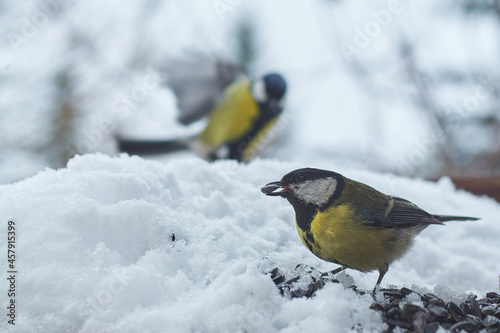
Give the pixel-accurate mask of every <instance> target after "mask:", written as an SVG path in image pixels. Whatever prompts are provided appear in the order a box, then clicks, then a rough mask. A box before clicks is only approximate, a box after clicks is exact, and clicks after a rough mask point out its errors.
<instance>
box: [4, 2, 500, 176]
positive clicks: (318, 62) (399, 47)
mask: <svg viewBox="0 0 500 333" xmlns="http://www.w3.org/2000/svg"><path fill="white" fill-rule="evenodd" d="M388 3H390V1H389V2H388V1H353V2H349V1H347V0H335V1H333V0H330V1H326V0H316V1H312V2H311V4H307V5H301V6H306V9H307V11H306V10H304V8H302V7H300V6H299V5H297V4H294V5H291V4H289V3H288V2H286V1H277V2H276V3H273V4H268V3H266V2H265V1H256V2H251V3H250V1H243V0H242V1H222V0H221V1H214V2H201V1H194V0H193V1H185V2H184V1H183V2H177V1H167V0H165V1H160V0H150V1H131V2H127V3H123V2H119V1H109V2H106V3H105V4H104V3H101V2H98V1H83V0H74V1H63V0H60V1H58V0H48V1H42V0H40V1H22V2H15V1H5V2H0V35H1V36H2V42H1V44H0V110H1V111H0V131H1V132H2V138H3V140H2V141H1V143H0V151H1V154H0V183H8V182H12V181H16V180H19V179H22V178H25V177H28V176H31V175H33V174H34V173H36V172H37V171H38V170H41V169H43V168H45V167H53V168H58V167H63V166H64V165H65V163H66V162H67V160H68V159H69V158H71V157H72V156H73V155H74V154H77V153H80V154H82V153H87V152H103V153H108V154H114V153H116V147H115V143H114V136H115V135H117V134H120V135H129V136H135V137H148V136H149V137H150V136H153V137H158V138H161V137H165V136H167V137H168V136H172V137H175V136H179V135H186V133H188V134H189V133H194V132H195V131H196V130H198V129H199V128H200V126H201V125H199V124H195V125H194V126H190V127H188V128H184V127H182V126H180V125H178V124H177V123H176V122H175V115H176V111H175V99H174V97H173V96H172V93H171V92H170V91H169V89H168V87H166V86H165V78H168V68H166V69H165V68H163V67H162V65H163V64H164V63H165V60H166V59H169V58H171V57H179V56H183V54H186V52H189V51H192V50H195V51H196V52H200V51H201V52H205V53H207V54H209V55H210V56H212V57H214V58H219V57H220V58H221V59H226V60H229V61H233V62H237V63H238V64H240V66H242V67H243V68H244V69H245V71H246V72H247V73H248V74H249V75H250V76H251V77H256V76H258V75H261V74H262V73H264V72H266V71H269V70H279V71H280V72H282V73H283V74H284V76H285V77H286V78H287V80H288V81H289V85H290V95H289V98H288V104H287V109H286V110H285V112H287V113H288V114H289V115H291V116H290V118H289V119H288V120H287V121H286V122H285V124H286V126H282V129H281V130H280V131H278V132H277V133H274V138H273V140H272V144H271V146H270V148H269V149H266V150H264V152H263V156H275V157H277V158H280V159H288V160H300V161H301V162H303V163H310V162H314V161H315V159H314V158H312V157H311V156H314V157H315V158H317V157H318V156H321V157H323V159H324V160H329V159H331V160H332V163H333V164H334V163H342V162H339V161H351V162H352V163H353V165H362V166H365V167H367V168H370V169H375V170H379V171H388V172H393V173H396V174H401V175H406V176H423V177H430V178H435V177H439V176H441V175H491V174H498V173H499V172H500V115H499V105H500V100H499V98H500V97H499V88H500V75H499V70H500V60H499V59H500V57H498V55H499V52H500V48H499V46H500V44H499V40H500V29H499V28H500V27H499V24H500V1H497V0H495V1H479V0H462V1H443V2H439V3H437V2H433V1H430V0H426V1H423V2H422V5H410V4H409V3H408V2H404V1H401V2H400V3H399V5H400V6H401V8H402V14H401V15H409V16H410V17H412V16H413V18H414V19H415V22H418V21H419V20H422V19H423V20H424V21H425V22H424V23H423V24H428V25H429V26H432V28H431V27H429V28H428V30H425V29H423V30H422V29H421V30H420V31H417V30H418V29H415V31H417V32H415V31H412V29H409V28H408V27H409V26H411V25H412V24H416V23H415V22H413V23H412V22H406V23H405V22H404V21H405V20H407V17H401V18H400V17H396V15H394V17H392V21H390V22H378V21H377V20H376V15H380V13H381V11H383V10H387V8H388ZM294 6H295V7H294ZM356 6H358V7H359V8H361V9H362V10H359V11H358V7H356ZM412 6H414V7H412ZM412 11H413V12H412ZM358 13H359V14H360V15H359V16H360V18H357V14H358ZM373 13H378V14H373ZM374 15H375V16H374ZM355 18H357V19H355ZM440 20H442V21H443V23H440ZM351 21H352V23H351ZM370 22H372V27H373V24H375V23H373V22H378V24H379V30H380V31H379V32H378V33H376V34H375V36H374V37H370V36H368V38H369V39H370V38H371V40H370V41H369V42H370V44H369V45H368V46H366V47H364V46H363V47H358V51H359V52H358V53H359V54H358V53H357V54H354V55H352V57H348V59H347V58H346V56H345V54H344V53H343V51H342V49H341V48H340V47H339V46H340V45H342V43H348V44H349V45H354V46H355V45H356V44H355V43H356V38H361V39H363V37H360V36H359V35H358V36H357V37H356V34H360V33H361V34H363V33H364V34H365V37H366V27H367V26H366V25H365V23H366V24H369V23H370ZM385 23H387V26H385ZM445 27H446V29H447V31H446V36H447V38H449V40H446V43H445V42H443V40H438V39H436V40H429V39H432V35H433V34H434V33H435V32H434V31H433V30H432V29H436V31H439V29H441V28H443V29H444V28H445ZM302 31H303V33H301V32H302ZM422 31H423V32H422ZM443 34H444V33H443ZM309 40H311V41H310V42H311V43H313V42H315V41H317V40H321V43H322V45H321V46H314V47H311V45H312V44H311V45H309V44H306V42H307V41H309ZM448 42H449V44H447V43H448ZM301 43H303V45H301ZM460 44H461V45H460ZM450 45H451V47H450ZM456 45H459V47H458V48H456V47H454V46H456ZM478 45H479V47H478ZM288 47H289V48H288ZM436 54H438V55H437V56H436ZM429 55H431V56H429ZM456 58H457V59H458V58H465V59H466V63H467V66H463V61H456V60H455V59H456ZM304 59H305V60H304ZM435 59H438V60H435ZM491 59H495V60H491ZM494 61H496V63H495V62H494ZM332 80H337V81H335V82H334V81H332ZM339 87H340V88H342V87H344V89H345V90H339ZM346 92H347V93H346ZM343 95H349V96H354V98H351V99H350V100H349V101H343V100H342V101H341V102H339V103H335V102H334V101H336V100H341V98H343ZM353 100H354V101H355V102H353ZM316 101H317V103H320V102H321V103H322V104H321V106H320V107H319V108H318V104H314V102H316ZM322 101H324V102H322ZM308 103H311V106H310V107H309V106H308ZM402 106H404V107H402ZM319 109H321V110H319ZM315 110H316V111H315ZM314 112H316V113H314ZM404 113H407V114H408V115H409V116H408V117H409V118H408V119H406V118H404V117H405V116H404V115H402V114H404ZM318 115H320V116H321V115H328V116H325V117H326V118H320V119H318V120H317V122H320V123H326V124H323V125H321V124H320V125H317V124H316V123H315V125H314V126H319V127H318V131H315V130H313V129H314V128H316V127H312V126H309V127H306V126H307V121H311V122H312V121H314V117H318ZM321 117H322V116H321ZM305 119H307V121H303V120H305ZM311 119H312V120H311ZM343 119H344V121H345V123H342V121H343ZM391 119H392V120H391ZM394 119H396V120H394ZM398 119H399V120H398ZM401 119H406V120H404V121H400V120H401ZM416 119H418V121H415V120H416ZM337 120H339V122H338V123H337ZM398 121H400V122H398ZM412 123H413V124H412ZM321 126H325V127H321ZM412 126H413V127H414V128H415V133H413V132H412V131H411V130H409V129H412ZM351 127H352V128H351ZM399 127H401V128H399ZM343 128H347V130H345V129H344V130H340V129H343ZM322 129H326V130H322ZM328 129H330V130H331V132H330V133H325V132H328ZM301 131H302V132H303V133H302V134H300V133H301ZM337 132H338V135H337V136H335V135H336V133H337ZM318 133H323V134H322V135H321V136H319V137H316V135H319V134H318ZM346 133H347V134H346ZM349 135H352V136H356V137H353V138H350V137H349ZM360 135H361V136H363V138H358V137H357V136H360ZM330 137H331V141H329V140H330ZM304 138H310V139H308V140H304ZM301 149H302V150H301ZM297 151H302V152H303V153H301V154H298V153H296V152H297Z"/></svg>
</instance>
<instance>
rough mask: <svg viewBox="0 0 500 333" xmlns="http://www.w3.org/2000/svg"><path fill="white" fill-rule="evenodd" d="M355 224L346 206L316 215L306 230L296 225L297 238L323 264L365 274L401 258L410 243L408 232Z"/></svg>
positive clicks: (410, 233)
mask: <svg viewBox="0 0 500 333" xmlns="http://www.w3.org/2000/svg"><path fill="white" fill-rule="evenodd" d="M361 222H362V221H355V216H354V215H353V210H352V209H351V207H350V206H349V205H348V204H342V205H338V206H332V207H330V208H329V209H327V210H325V211H323V212H318V214H317V215H316V216H315V218H314V219H313V221H312V223H311V228H310V231H306V232H305V231H303V230H302V229H300V228H299V227H298V226H297V230H298V232H299V235H300V238H301V239H302V242H303V243H304V245H306V246H307V247H308V248H309V249H310V250H311V251H312V252H313V253H314V254H315V255H316V256H318V257H319V258H321V259H324V260H326V261H332V262H336V263H339V264H342V265H345V266H347V267H350V268H353V269H356V270H359V271H362V272H369V271H372V270H374V269H378V268H383V267H384V266H385V264H386V263H387V264H390V263H391V262H393V261H394V260H396V259H398V258H400V257H401V256H403V255H404V254H405V253H406V251H407V250H408V249H409V247H410V246H411V243H412V239H413V237H412V236H413V234H412V232H411V231H395V230H394V229H390V228H376V227H371V226H366V225H363V224H362V223H361Z"/></svg>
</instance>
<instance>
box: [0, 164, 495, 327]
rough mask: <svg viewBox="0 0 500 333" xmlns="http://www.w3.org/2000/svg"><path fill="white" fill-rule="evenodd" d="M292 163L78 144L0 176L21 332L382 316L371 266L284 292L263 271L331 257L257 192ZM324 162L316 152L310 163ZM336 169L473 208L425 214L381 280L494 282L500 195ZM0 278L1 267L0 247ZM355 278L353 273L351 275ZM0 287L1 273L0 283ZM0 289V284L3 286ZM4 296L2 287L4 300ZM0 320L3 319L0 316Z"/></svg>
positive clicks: (463, 290) (439, 207)
mask: <svg viewBox="0 0 500 333" xmlns="http://www.w3.org/2000/svg"><path fill="white" fill-rule="evenodd" d="M303 166H304V165H301V164H297V163H286V162H280V161H277V160H272V159H266V160H256V161H253V162H251V163H250V164H247V165H245V164H238V163H236V162H234V161H219V162H216V163H211V164H210V163H206V162H204V161H201V160H199V159H195V158H180V159H176V160H171V161H168V162H158V161H148V160H144V159H142V158H139V157H129V156H126V155H121V156H119V157H109V156H106V155H100V154H97V155H86V156H82V157H80V156H78V157H75V158H74V159H72V160H71V161H70V162H69V163H68V166H67V168H63V169H59V170H53V169H47V170H46V171H43V172H40V173H39V174H37V175H36V176H34V177H32V178H29V179H26V180H23V181H21V182H18V183H14V184H10V185H3V186H1V187H0V193H1V194H0V212H2V219H3V220H4V221H3V222H2V226H3V227H2V230H1V231H0V234H1V235H3V236H2V237H1V240H0V244H1V248H0V251H1V252H2V253H7V245H6V233H7V221H8V220H11V221H14V222H15V228H16V235H17V238H16V248H15V251H16V253H17V259H16V263H15V265H16V269H17V271H18V274H17V280H16V289H17V291H18V294H17V298H16V304H17V307H16V309H17V318H16V326H15V327H16V329H18V332H278V331H280V332H304V331H315V332H346V331H349V330H350V329H351V328H353V327H354V326H356V325H357V326H356V327H362V328H363V329H365V330H366V331H370V330H373V331H380V330H382V329H383V323H382V321H381V317H380V314H379V313H377V312H375V311H373V310H370V309H369V306H370V304H371V303H373V299H372V298H371V296H370V295H369V294H367V295H365V296H359V295H357V294H356V293H354V292H353V291H352V290H351V289H348V288H346V287H347V286H349V284H350V283H354V284H356V285H357V286H358V287H359V288H361V289H366V290H371V289H372V288H373V286H374V284H375V281H376V278H377V274H376V273H368V274H363V273H359V272H356V271H352V270H348V271H346V273H341V280H343V281H344V284H343V285H342V284H327V285H326V286H325V287H324V288H323V289H321V290H319V291H318V292H317V295H316V296H315V297H314V298H312V299H305V298H301V299H289V298H287V297H282V296H281V295H280V294H279V291H278V289H277V288H276V287H275V285H274V283H273V281H272V280H271V278H270V275H269V274H266V273H267V272H269V271H270V270H272V269H273V268H274V267H279V268H280V270H281V271H282V272H285V274H286V275H287V277H289V278H291V277H293V276H295V275H297V274H298V272H296V271H295V267H296V266H297V264H306V265H309V266H312V267H315V268H316V269H318V270H320V271H328V270H332V269H334V268H336V265H334V264H331V263H327V262H324V261H321V260H320V259H318V258H316V257H315V256H314V255H312V254H311V253H310V252H309V250H308V249H307V248H305V247H304V246H303V245H302V243H301V241H300V239H299V237H298V235H297V232H296V229H295V225H294V212H293V209H292V207H291V206H290V205H289V204H288V202H286V201H285V200H282V199H279V198H270V197H266V196H264V195H263V194H262V193H261V192H260V187H261V186H262V185H264V184H266V183H267V182H270V181H274V180H278V179H280V178H281V176H282V175H284V174H285V173H287V172H288V171H291V170H293V169H296V168H299V167H303ZM310 166H315V167H327V166H326V165H321V164H318V165H310ZM336 171H338V172H340V173H342V174H344V175H346V176H348V177H350V178H354V179H357V180H360V181H363V182H366V183H368V184H370V185H372V186H374V187H375V188H377V189H379V190H381V191H384V192H388V193H392V194H396V195H399V196H402V197H405V198H408V199H410V200H412V201H414V202H415V203H417V204H418V205H420V206H421V207H422V208H424V209H427V210H429V211H430V212H434V213H440V214H462V215H470V216H478V217H481V218H482V220H480V221H477V222H450V223H448V224H447V225H446V226H445V227H441V226H432V227H429V228H428V229H427V230H425V231H424V232H423V233H422V234H421V235H420V236H419V237H418V238H417V242H416V245H415V246H414V248H413V250H412V251H411V252H410V253H409V254H408V255H407V256H406V257H404V258H403V259H402V260H401V261H399V262H397V263H395V264H394V265H392V266H391V268H390V270H389V273H388V274H387V275H386V277H385V280H384V283H383V286H386V287H387V286H389V285H395V286H397V287H402V286H407V287H410V288H414V289H415V290H418V291H432V292H434V293H436V294H437V295H438V296H441V297H443V298H444V299H445V300H446V299H457V298H462V299H463V298H465V296H466V294H467V293H469V292H474V293H477V294H479V295H483V296H484V293H485V292H487V291H494V290H498V275H499V273H500V270H499V266H498V258H500V244H499V242H498V235H499V234H500V224H499V223H498V216H499V215H500V206H499V205H498V204H497V203H496V202H494V201H493V200H491V199H488V198H480V197H476V196H473V195H471V194H469V193H466V192H463V191H457V190H455V189H454V188H453V186H452V185H451V183H450V182H449V181H448V180H446V179H443V180H441V181H440V182H438V183H430V182H425V181H421V180H415V179H406V178H394V177H391V176H389V175H384V174H377V173H372V172H367V171H361V170H356V169H352V168H342V167H340V168H337V169H336ZM2 271H3V272H2V280H3V281H6V278H7V273H5V272H6V271H7V262H6V259H5V260H4V268H3V269H2ZM348 276H350V277H352V280H351V279H350V278H348ZM1 286H3V287H1V288H3V289H4V292H5V291H6V288H7V286H6V283H2V284H1ZM4 292H2V293H3V294H5V293H4ZM6 306H7V301H6V298H5V295H4V296H3V297H2V308H3V309H4V311H3V312H5V311H6V310H5V309H6ZM3 317H4V319H3V320H2V321H0V330H1V331H6V330H7V329H10V328H11V326H10V325H8V324H7V320H6V319H5V314H4V315H3Z"/></svg>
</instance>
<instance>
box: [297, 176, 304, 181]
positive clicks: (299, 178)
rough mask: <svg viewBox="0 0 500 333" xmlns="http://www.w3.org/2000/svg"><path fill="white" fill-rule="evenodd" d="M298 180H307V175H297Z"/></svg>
mask: <svg viewBox="0 0 500 333" xmlns="http://www.w3.org/2000/svg"><path fill="white" fill-rule="evenodd" d="M297 180H298V181H299V182H305V181H306V176H304V175H299V176H298V177H297Z"/></svg>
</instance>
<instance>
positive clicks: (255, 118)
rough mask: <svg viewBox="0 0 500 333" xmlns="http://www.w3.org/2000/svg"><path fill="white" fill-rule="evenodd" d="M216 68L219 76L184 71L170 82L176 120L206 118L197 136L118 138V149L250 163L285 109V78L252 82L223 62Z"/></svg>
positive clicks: (276, 76) (270, 76) (274, 75)
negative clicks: (184, 153)
mask: <svg viewBox="0 0 500 333" xmlns="http://www.w3.org/2000/svg"><path fill="white" fill-rule="evenodd" d="M215 72H217V73H218V75H216V76H217V77H219V79H218V80H203V79H201V78H200V79H199V80H195V78H196V76H194V77H193V78H192V77H189V75H188V74H187V73H186V71H185V70H183V71H180V73H178V74H176V75H173V77H172V78H171V82H170V86H171V88H172V90H173V91H174V93H175V95H176V97H177V99H178V106H179V110H180V116H179V122H181V123H182V124H189V123H192V122H194V121H196V120H198V119H201V118H202V117H203V116H207V118H208V119H207V125H206V127H205V129H204V130H203V131H202V132H201V133H200V134H198V135H195V136H192V137H189V138H184V139H172V140H130V139H122V138H120V139H119V146H120V150H121V151H125V152H128V153H130V154H155V153H156V154H157V153H167V152H173V151H178V150H185V149H190V150H192V151H194V152H196V153H197V154H198V155H199V156H201V157H203V158H205V159H208V160H215V159H224V158H229V159H235V160H238V161H244V162H248V161H249V160H250V159H251V158H252V157H253V155H254V154H255V151H256V147H257V145H258V144H259V143H260V142H262V139H263V138H264V137H265V135H266V134H267V132H268V131H269V129H270V128H272V126H273V125H274V124H275V123H276V121H277V119H278V117H279V116H280V114H281V112H282V111H283V108H284V103H285V95H286V90H287V86H286V81H285V79H284V78H283V77H282V76H281V75H280V74H278V73H269V74H266V75H264V76H262V77H261V78H259V79H257V80H255V81H251V80H250V79H249V78H248V77H246V76H245V75H243V74H241V73H240V74H238V75H237V73H236V72H235V69H234V68H232V67H227V66H223V65H222V64H219V65H218V66H217V70H216V71H215ZM224 73H226V74H224ZM186 76H187V78H186ZM203 81H207V82H203ZM228 81H231V82H230V83H228ZM214 86H216V87H215V88H214ZM217 86H219V87H217ZM222 87H224V88H223V89H219V88H222ZM219 93H220V96H219V95H218V94H219Z"/></svg>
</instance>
